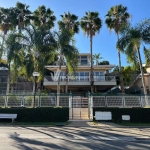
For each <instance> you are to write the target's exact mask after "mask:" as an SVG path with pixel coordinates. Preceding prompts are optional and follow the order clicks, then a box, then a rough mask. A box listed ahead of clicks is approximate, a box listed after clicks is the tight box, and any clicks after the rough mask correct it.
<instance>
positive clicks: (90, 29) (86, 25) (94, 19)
mask: <svg viewBox="0 0 150 150" xmlns="http://www.w3.org/2000/svg"><path fill="white" fill-rule="evenodd" d="M80 25H81V28H82V30H83V32H84V33H85V34H86V35H87V36H88V37H90V53H91V73H90V79H91V93H93V89H94V78H93V50H92V44H93V36H95V34H96V33H99V31H100V29H101V27H102V20H101V19H100V18H99V13H98V12H90V11H89V12H86V16H84V17H83V18H81V21H80Z"/></svg>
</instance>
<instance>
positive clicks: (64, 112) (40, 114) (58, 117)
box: [0, 107, 69, 122]
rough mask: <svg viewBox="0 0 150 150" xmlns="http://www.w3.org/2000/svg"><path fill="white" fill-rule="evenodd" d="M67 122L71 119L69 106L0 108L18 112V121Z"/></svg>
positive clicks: (2, 110)
mask: <svg viewBox="0 0 150 150" xmlns="http://www.w3.org/2000/svg"><path fill="white" fill-rule="evenodd" d="M33 109H34V122H66V121H68V120H69V108H48V107H46V108H13V109H10V108H5V109H4V108H0V113H14V114H17V119H16V121H17V122H33Z"/></svg>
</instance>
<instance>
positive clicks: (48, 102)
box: [40, 96, 56, 107]
mask: <svg viewBox="0 0 150 150" xmlns="http://www.w3.org/2000/svg"><path fill="white" fill-rule="evenodd" d="M54 106H56V96H41V99H40V107H54Z"/></svg>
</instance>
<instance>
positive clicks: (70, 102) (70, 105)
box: [69, 91, 72, 108]
mask: <svg viewBox="0 0 150 150" xmlns="http://www.w3.org/2000/svg"><path fill="white" fill-rule="evenodd" d="M69 108H72V93H71V91H70V93H69Z"/></svg>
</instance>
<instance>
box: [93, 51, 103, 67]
mask: <svg viewBox="0 0 150 150" xmlns="http://www.w3.org/2000/svg"><path fill="white" fill-rule="evenodd" d="M102 58H103V57H101V54H100V53H98V54H94V55H93V60H95V61H96V65H98V63H99V59H102Z"/></svg>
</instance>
